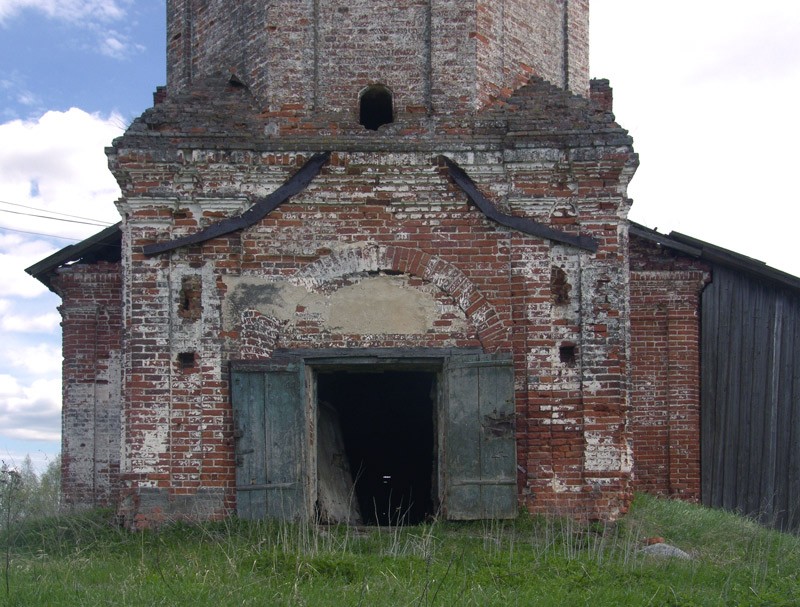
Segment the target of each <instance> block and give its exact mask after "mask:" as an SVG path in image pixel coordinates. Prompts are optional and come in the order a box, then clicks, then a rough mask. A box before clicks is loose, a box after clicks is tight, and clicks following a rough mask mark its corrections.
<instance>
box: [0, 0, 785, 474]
mask: <svg viewBox="0 0 800 607" xmlns="http://www.w3.org/2000/svg"><path fill="white" fill-rule="evenodd" d="M165 28H166V24H165V2H164V0H0V272H1V274H0V276H2V280H0V343H2V346H1V347H0V460H2V461H5V462H7V463H12V464H13V463H20V462H21V461H22V460H23V459H24V457H25V456H26V455H30V457H31V459H32V461H33V463H34V465H35V466H37V467H38V468H39V469H40V470H41V469H43V468H44V467H45V466H46V465H47V462H48V461H51V460H52V458H53V457H55V455H56V454H58V452H59V450H60V424H61V422H60V410H61V376H60V373H61V339H60V337H61V336H60V327H59V322H60V316H59V313H58V311H57V306H58V305H59V303H60V300H59V298H58V297H57V296H56V295H54V294H53V293H50V292H49V291H47V289H46V288H45V287H44V286H42V285H41V284H40V283H39V282H37V281H36V280H35V279H33V278H31V277H30V276H28V275H27V274H26V273H25V272H24V268H26V267H28V266H30V265H31V264H33V263H35V262H37V261H40V260H41V259H43V258H45V257H47V256H48V255H50V254H52V253H54V252H56V251H57V250H59V249H61V248H63V247H64V246H67V245H68V244H72V243H74V242H77V241H79V240H81V239H83V238H86V237H88V236H90V235H92V234H94V233H96V232H98V231H99V230H100V229H102V227H104V226H106V225H109V224H112V223H114V222H116V221H117V220H118V219H119V216H118V214H117V212H116V208H115V206H114V201H115V200H116V199H117V198H118V196H119V190H118V188H117V186H116V183H115V181H114V178H113V177H112V176H111V174H110V173H109V172H108V169H107V164H106V158H105V154H104V148H105V147H106V146H108V145H109V144H110V143H111V141H112V139H113V138H114V137H117V136H119V135H120V134H122V132H123V130H124V128H125V126H126V125H127V124H130V122H131V121H132V120H133V119H134V118H135V117H136V116H138V115H139V114H141V113H142V112H143V111H144V110H145V109H147V108H148V107H150V106H151V105H152V93H153V92H154V91H155V89H156V87H157V86H160V85H163V84H165V80H166V71H165V70H166V68H165V39H166V34H165ZM591 45H592V46H591V70H590V71H591V75H592V77H595V78H608V79H609V80H610V81H611V86H612V87H613V88H614V113H615V115H616V117H617V121H618V122H619V124H620V125H622V126H623V127H624V128H626V129H628V130H629V131H630V133H631V135H632V136H633V139H634V148H635V150H636V151H637V152H638V153H639V156H640V162H641V164H640V167H639V169H638V171H637V173H636V175H635V176H634V178H633V181H632V182H631V185H630V186H629V188H628V195H629V196H630V197H631V198H632V199H633V201H634V202H633V208H632V211H631V214H630V218H631V219H632V220H634V221H637V222H639V223H642V224H644V225H646V226H648V227H651V228H656V229H658V230H659V231H660V232H664V233H669V232H670V231H673V230H674V231H678V232H682V233H684V234H688V235H690V236H694V237H696V238H700V239H701V240H705V241H707V242H711V243H713V244H716V245H719V246H722V247H725V248H729V249H732V250H734V251H737V252H739V253H743V254H745V255H749V256H751V257H754V258H756V259H760V260H762V261H764V262H766V263H767V264H769V265H770V266H772V267H775V268H777V269H780V270H783V271H785V272H789V273H792V274H795V275H800V255H798V254H797V252H796V249H794V246H793V245H794V244H795V242H794V241H795V239H796V238H797V236H796V235H795V225H796V224H797V220H798V219H800V200H799V198H800V195H799V194H798V188H797V187H795V183H794V182H795V179H796V178H797V176H798V175H800V170H799V169H798V166H799V165H800V151H799V150H800V118H799V117H798V116H800V113H799V112H798V111H797V110H796V108H795V106H796V105H797V104H798V96H799V95H798V93H800V2H797V0H760V2H752V0H747V1H744V0H672V1H671V2H644V1H642V0H591ZM56 213H58V214H60V215H55V214H56ZM42 215H46V216H49V217H51V218H49V219H45V218H42V217H39V216H42ZM52 217H57V219H53V218H52Z"/></svg>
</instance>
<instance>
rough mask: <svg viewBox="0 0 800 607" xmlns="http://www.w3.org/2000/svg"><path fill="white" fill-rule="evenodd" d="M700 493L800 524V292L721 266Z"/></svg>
mask: <svg viewBox="0 0 800 607" xmlns="http://www.w3.org/2000/svg"><path fill="white" fill-rule="evenodd" d="M701 373H702V394H701V403H702V404H701V420H702V421H701V425H702V433H701V435H702V439H701V449H702V456H701V457H702V500H703V503H704V504H705V505H708V506H714V507H722V508H726V509H729V510H735V511H739V512H742V513H745V514H749V515H754V516H758V517H759V518H760V519H761V520H763V521H764V522H767V523H770V524H773V525H775V526H776V527H779V528H793V529H799V528H800V295H798V293H797V291H795V290H792V289H789V288H784V287H780V286H774V285H770V284H767V283H765V282H763V281H760V280H758V279H756V278H751V277H750V276H748V275H747V274H744V273H742V272H736V271H732V270H729V269H726V268H724V267H720V266H716V267H714V270H713V282H712V283H711V284H710V285H708V287H706V289H705V291H704V293H703V300H702V371H701Z"/></svg>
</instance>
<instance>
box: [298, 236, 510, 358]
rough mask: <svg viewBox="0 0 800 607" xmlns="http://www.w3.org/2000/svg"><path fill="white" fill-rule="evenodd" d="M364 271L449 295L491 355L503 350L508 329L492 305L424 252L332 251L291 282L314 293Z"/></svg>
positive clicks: (373, 247) (456, 272)
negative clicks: (408, 279)
mask: <svg viewBox="0 0 800 607" xmlns="http://www.w3.org/2000/svg"><path fill="white" fill-rule="evenodd" d="M361 272H392V273H400V274H409V275H411V276H416V277H419V278H421V279H423V280H425V281H428V282H430V283H432V284H434V285H436V287H438V288H439V289H441V290H442V291H443V292H444V293H446V294H447V295H449V296H450V297H451V298H452V299H453V301H455V302H456V304H457V305H458V307H459V308H460V309H461V310H462V311H463V312H464V314H465V315H466V316H467V318H468V319H469V320H470V321H471V322H472V324H473V325H474V326H475V329H476V331H477V336H478V339H479V341H480V342H481V344H482V345H483V347H484V349H485V350H486V351H487V352H494V351H496V350H499V349H502V348H503V345H504V342H505V341H506V339H507V330H506V327H505V326H504V325H503V322H502V320H501V319H500V317H499V315H498V314H497V311H496V310H495V308H494V306H493V305H492V303H491V302H490V301H489V300H488V299H487V298H486V297H485V296H484V295H483V294H482V293H481V292H480V291H479V290H478V288H477V287H476V286H475V285H474V284H473V283H472V281H471V280H470V279H469V278H468V277H467V276H466V275H465V274H464V273H463V272H462V271H461V270H459V269H458V268H457V267H456V266H455V265H453V264H452V263H449V262H447V261H445V260H443V259H441V258H440V257H437V256H435V255H431V254H430V253H427V252H425V251H423V250H421V249H416V248H411V247H399V246H381V245H377V244H374V243H371V244H366V245H360V246H350V247H347V248H343V249H340V250H336V251H332V252H331V253H329V254H328V255H326V256H324V257H321V258H320V259H318V260H317V261H314V262H312V263H310V264H308V265H307V266H305V267H303V268H302V269H300V270H298V271H297V272H296V273H295V274H294V275H293V276H292V277H291V278H290V281H291V282H292V283H294V284H296V285H298V286H304V287H305V288H307V289H309V290H313V291H326V290H331V289H333V288H335V283H336V282H337V281H338V280H340V279H341V278H343V277H346V276H350V275H352V274H358V273H361Z"/></svg>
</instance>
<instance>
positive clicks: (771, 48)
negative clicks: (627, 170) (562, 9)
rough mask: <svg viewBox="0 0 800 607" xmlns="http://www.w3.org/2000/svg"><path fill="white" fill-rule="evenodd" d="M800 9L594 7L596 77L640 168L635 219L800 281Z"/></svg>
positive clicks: (621, 2)
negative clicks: (797, 245) (798, 249)
mask: <svg viewBox="0 0 800 607" xmlns="http://www.w3.org/2000/svg"><path fill="white" fill-rule="evenodd" d="M798 30H800V3H788V2H781V1H780V0H763V1H762V2H760V3H758V4H755V3H751V2H744V1H743V0H733V1H731V2H722V1H721V0H709V1H708V2H689V1H688V0H676V1H675V2H672V3H670V4H669V6H668V7H667V6H666V5H659V4H654V3H648V2H641V1H640V0H594V1H593V2H592V75H593V76H595V77H605V78H609V79H610V81H611V86H612V87H613V88H614V113H615V115H616V116H617V119H618V121H619V123H620V124H621V125H622V126H623V127H624V128H626V129H629V130H630V133H631V135H632V136H633V138H634V148H635V150H636V151H637V152H638V153H639V154H640V158H641V165H640V167H639V170H638V171H637V173H636V175H635V177H634V178H633V181H632V182H631V185H630V188H629V195H630V196H631V197H632V198H633V199H634V205H633V208H632V210H631V219H633V220H635V221H639V222H641V223H644V224H646V225H648V226H650V227H657V228H658V229H659V230H660V231H663V232H669V231H671V230H675V231H679V232H684V233H686V234H689V235H691V236H695V237H697V238H700V239H702V240H705V241H708V242H711V243H714V244H717V245H720V246H723V247H726V248H729V249H732V250H734V251H737V252H740V253H743V254H745V255H749V256H751V257H755V258H757V259H761V260H763V261H765V262H766V263H768V264H769V265H771V266H773V267H777V268H779V269H782V270H785V271H788V272H792V273H795V274H800V257H798V256H797V255H796V254H795V252H794V250H793V243H794V240H795V238H794V234H793V233H792V231H793V229H794V228H793V226H794V224H795V223H796V221H797V219H798V218H800V213H799V212H798V209H800V197H799V196H798V194H797V191H796V189H795V188H793V187H792V186H791V177H792V176H793V175H794V174H795V173H796V165H797V152H796V150H795V149H794V147H793V144H792V142H794V141H796V140H797V139H798V138H800V121H798V120H797V118H796V110H795V109H794V105H795V104H796V101H795V100H796V98H797V92H798V85H797V82H798V77H800V37H798V36H797V35H796V32H797V31H798Z"/></svg>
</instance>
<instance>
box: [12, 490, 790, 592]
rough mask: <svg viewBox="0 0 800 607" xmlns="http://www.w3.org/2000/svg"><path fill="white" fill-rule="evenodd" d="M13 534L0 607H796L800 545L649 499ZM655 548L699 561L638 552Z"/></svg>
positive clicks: (743, 523) (29, 528) (86, 522)
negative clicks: (603, 515) (448, 514)
mask: <svg viewBox="0 0 800 607" xmlns="http://www.w3.org/2000/svg"><path fill="white" fill-rule="evenodd" d="M9 531H10V533H8V534H5V535H2V536H0V542H2V549H3V551H5V549H6V547H8V548H9V550H10V555H11V563H10V567H9V571H8V573H9V578H8V579H9V590H10V591H9V593H8V594H6V593H5V591H4V589H3V590H2V591H0V605H9V606H10V605H15V606H17V605H18V606H23V605H59V606H62V605H63V606H70V605H148V606H149V605H197V606H199V605H214V606H215V607H222V606H225V605H314V606H317V605H323V606H324V605H349V606H358V605H364V606H366V605H370V606H381V605H387V606H388V605H391V606H395V605H408V606H412V607H413V606H432V605H440V606H441V605H444V606H448V607H451V606H453V607H454V606H456V605H458V606H462V605H503V606H506V605H544V606H547V605H593V606H603V605H614V606H616V605H636V606H639V605H653V606H681V607H690V606H712V605H713V606H718V605H722V606H738V605H763V606H775V607H781V606H786V607H788V606H790V605H800V538H798V537H797V536H794V535H790V534H782V533H778V532H776V531H771V530H768V529H764V528H763V527H761V526H759V525H757V524H756V523H754V522H752V521H749V520H747V519H744V518H741V517H737V516H734V515H731V514H728V513H725V512H720V511H713V510H709V509H706V508H702V507H699V506H696V505H691V504H685V503H682V502H678V501H671V500H664V499H657V498H653V497H649V496H637V498H636V500H635V501H634V504H633V507H632V509H631V513H630V514H629V515H628V516H627V517H626V518H625V519H624V520H622V521H620V522H619V523H617V524H602V523H593V524H587V525H583V524H578V523H576V522H574V521H572V520H569V519H558V518H546V517H538V516H537V517H534V516H528V515H522V516H520V518H519V519H517V520H515V521H486V522H475V523H461V524H457V523H443V522H437V523H432V524H426V525H419V526H415V527H407V528H391V529H387V528H382V529H377V528H376V529H367V530H364V529H352V528H347V527H332V528H329V527H320V526H315V525H311V524H293V525H288V524H277V523H274V522H247V521H240V520H236V519H231V520H227V521H221V522H216V523H206V524H201V525H193V526H189V525H172V526H169V527H165V528H163V529H161V530H160V531H146V532H137V533H131V532H128V531H125V530H123V529H120V528H119V527H118V526H116V525H115V523H114V518H113V516H112V515H111V513H109V512H101V511H96V512H91V513H85V514H82V515H78V516H68V517H67V516H65V517H61V518H55V519H45V520H40V521H32V522H30V521H29V522H27V523H25V524H24V525H19V526H17V527H16V528H14V529H11V530H9ZM652 536H660V537H663V538H664V539H665V540H666V542H667V543H670V544H672V545H674V546H677V547H678V548H681V549H682V550H684V551H686V552H688V553H689V554H691V555H693V557H694V558H693V559H691V560H677V559H659V558H654V557H648V556H645V555H643V554H642V553H641V552H640V549H641V547H642V546H643V545H644V541H643V540H644V539H645V538H648V537H652Z"/></svg>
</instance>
